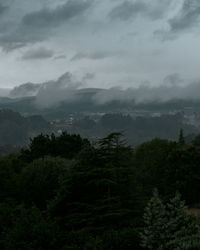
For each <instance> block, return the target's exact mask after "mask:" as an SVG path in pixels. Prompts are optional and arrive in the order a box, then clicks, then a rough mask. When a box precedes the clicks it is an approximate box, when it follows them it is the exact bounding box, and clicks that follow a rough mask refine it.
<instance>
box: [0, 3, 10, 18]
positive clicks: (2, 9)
mask: <svg viewBox="0 0 200 250" xmlns="http://www.w3.org/2000/svg"><path fill="white" fill-rule="evenodd" d="M7 10H8V7H7V6H5V5H4V4H2V3H1V2H0V16H1V15H2V14H4V13H5V12H6V11H7Z"/></svg>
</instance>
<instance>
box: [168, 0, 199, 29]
mask: <svg viewBox="0 0 200 250" xmlns="http://www.w3.org/2000/svg"><path fill="white" fill-rule="evenodd" d="M199 21H200V1H199V0H185V1H184V3H183V6H182V8H181V11H180V12H179V13H178V15H177V16H175V17H174V18H172V19H170V20H169V24H170V28H171V32H174V33H176V32H181V31H184V30H187V29H190V28H192V27H194V26H196V25H198V24H199Z"/></svg>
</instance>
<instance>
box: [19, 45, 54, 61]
mask: <svg viewBox="0 0 200 250" xmlns="http://www.w3.org/2000/svg"><path fill="white" fill-rule="evenodd" d="M53 55H54V51H53V50H50V49H46V48H44V47H40V48H38V49H32V50H28V51H26V52H25V53H24V55H23V56H22V60H37V59H47V58H51V57H53Z"/></svg>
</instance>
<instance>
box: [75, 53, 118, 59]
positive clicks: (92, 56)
mask: <svg viewBox="0 0 200 250" xmlns="http://www.w3.org/2000/svg"><path fill="white" fill-rule="evenodd" d="M116 54H118V53H114V52H108V51H97V52H92V53H82V52H81V53H77V54H75V55H74V56H73V57H72V58H71V61H78V60H81V59H90V60H101V59H105V58H108V57H112V56H115V55H116Z"/></svg>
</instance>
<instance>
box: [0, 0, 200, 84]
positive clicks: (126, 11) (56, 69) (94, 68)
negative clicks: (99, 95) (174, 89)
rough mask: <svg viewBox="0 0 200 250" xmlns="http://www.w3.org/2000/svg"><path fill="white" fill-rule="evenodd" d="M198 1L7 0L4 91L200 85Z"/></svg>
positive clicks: (1, 43) (1, 65)
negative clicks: (67, 83)
mask: <svg viewBox="0 0 200 250" xmlns="http://www.w3.org/2000/svg"><path fill="white" fill-rule="evenodd" d="M199 28H200V1H199V0H0V58H1V59H0V88H11V87H14V86H16V85H20V84H22V83H26V82H33V83H42V82H48V81H50V80H55V79H58V78H59V77H60V76H61V75H63V74H65V73H66V72H69V73H70V74H72V75H73V76H74V77H75V78H76V79H77V80H76V81H75V82H84V86H85V87H101V88H110V87H113V86H119V87H121V88H129V87H138V86H147V85H148V86H160V85H162V86H163V85H169V84H170V85H176V84H178V85H187V84H189V83H192V82H196V81H199V80H200V68H199V65H200V49H199V47H200V29H199Z"/></svg>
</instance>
